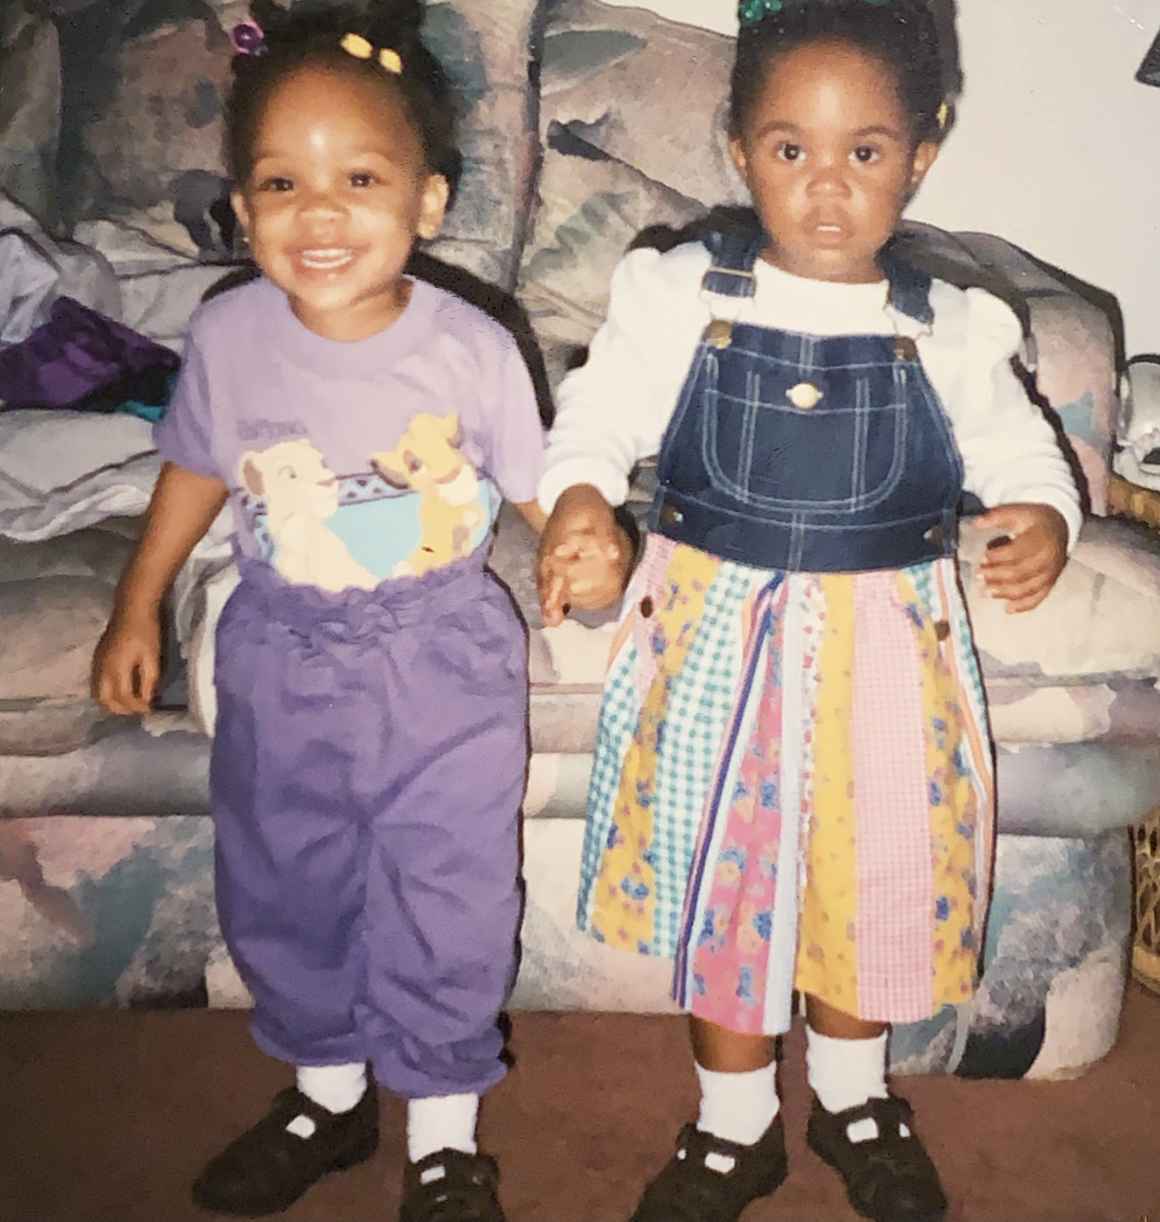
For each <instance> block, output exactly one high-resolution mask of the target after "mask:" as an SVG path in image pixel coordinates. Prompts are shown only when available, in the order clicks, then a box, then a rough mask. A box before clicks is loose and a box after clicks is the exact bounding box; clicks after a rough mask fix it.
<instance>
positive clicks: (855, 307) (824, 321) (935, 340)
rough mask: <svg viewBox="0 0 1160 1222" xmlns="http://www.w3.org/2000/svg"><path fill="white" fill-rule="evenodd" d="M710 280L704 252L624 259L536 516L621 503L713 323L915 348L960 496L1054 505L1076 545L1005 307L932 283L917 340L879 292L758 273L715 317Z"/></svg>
mask: <svg viewBox="0 0 1160 1222" xmlns="http://www.w3.org/2000/svg"><path fill="white" fill-rule="evenodd" d="M708 268H709V253H708V251H707V250H706V249H705V248H704V246H702V245H701V244H700V243H690V244H688V245H684V246H678V247H677V248H676V249H674V250H671V251H669V252H668V253H666V254H661V253H659V252H658V251H655V250H637V251H633V252H631V253H630V254H628V255H626V256H625V258H624V259H622V260H621V262H620V265H619V266H618V268H617V270H616V272H615V274H614V276H613V280H612V290H611V297H610V301H609V309H608V317H607V319H606V321H605V322H604V324H603V325H602V326H601V327H600V329H599V331H597V333H596V335H595V337H594V338H593V341H592V345H591V348H590V350H589V356H588V361H587V364H585V365H584V366H583V367H582V368H580V369H577V370H575V371H573V372H572V373H570V374H568V376H567V377H566V378H565V379H564V380H563V382H562V383H561V384H560V388H559V391H558V406H557V415H556V422H555V424H554V425H553V427H552V431H551V434H550V436H549V439H548V452H547V459H546V469H545V472H544V475H543V478H542V479H541V481H540V486H539V501H540V505H541V507H542V508H543V509H544V511H545V512H548V513H550V512H551V510H552V508H553V506H554V505H555V503H556V500H557V498H558V497H559V496H560V494H561V493H562V492H563V491H564V490H565V489H566V488H569V487H571V486H572V485H574V484H592V485H593V486H595V487H596V488H598V489H599V490H600V491H601V492H602V493H603V495H604V497H605V499H606V500H607V501H608V502H609V504H611V505H619V504H622V503H623V502H624V500H625V499H626V497H627V495H628V479H629V475H630V472H631V471H632V468H633V467H634V466H635V464H636V463H637V462H638V461H640V460H641V459H643V458H647V457H649V456H651V455H654V454H656V453H657V451H658V450H659V449H660V444H661V440H662V438H663V436H664V433H665V429H666V427H667V426H668V423H669V420H670V418H671V416H672V414H673V412H674V411H675V410H676V406H677V399H678V396H679V394H680V390H681V387H682V385H683V384H684V381H685V377H686V375H687V373H688V371H689V367H690V365H691V363H692V359H693V355H694V352H695V350H696V347H697V344H698V342H699V341H700V338H701V335H702V333H703V331H704V329H705V326H706V325H707V323H708V322H709V320H710V319H711V318H712V317H713V315H714V313H716V314H717V315H718V316H722V315H725V316H728V317H730V318H733V319H734V320H735V321H737V322H743V323H751V324H754V325H756V326H764V327H772V328H777V329H781V330H787V331H800V332H806V333H809V334H813V335H822V336H829V335H894V334H896V333H900V334H904V335H911V336H913V337H914V339H915V340H916V342H917V344H918V351H919V356H920V357H921V359H922V364H923V367H924V369H925V370H926V373H927V376H928V377H929V378H930V380H931V383H932V385H933V386H934V388H935V390H936V391H937V392H938V395H939V397H940V399H941V400H942V403H943V406H944V408H945V410H946V412H947V415H948V417H949V419H950V422H951V426H952V429H953V431H954V435H955V440H956V442H957V443H958V446H959V451H960V453H961V454H962V457H963V463H964V467H965V481H964V486H965V488H966V490H967V491H969V492H973V493H974V494H975V495H976V496H978V498H979V499H980V500H981V501H982V502H983V504H984V505H986V506H988V507H994V506H998V505H1002V504H1008V503H1011V502H1020V501H1021V502H1041V503H1043V504H1047V505H1051V506H1053V507H1054V508H1055V509H1058V510H1059V512H1060V513H1061V514H1062V515H1063V517H1064V520H1065V521H1066V522H1067V527H1068V535H1069V540H1070V543H1071V544H1074V543H1075V539H1076V536H1077V534H1078V532H1079V527H1080V522H1081V516H1082V515H1081V511H1080V505H1079V495H1078V493H1077V491H1076V487H1075V482H1074V480H1073V478H1072V475H1071V470H1070V468H1069V466H1068V464H1067V461H1066V459H1065V458H1064V456H1063V453H1062V452H1061V450H1060V448H1059V445H1058V443H1057V441H1056V438H1055V433H1054V431H1053V430H1052V428H1051V426H1050V425H1049V424H1048V422H1047V421H1046V420H1045V419H1044V416H1043V413H1042V412H1041V411H1040V409H1039V408H1038V407H1036V406H1035V405H1034V404H1033V403H1032V402H1031V401H1030V399H1029V398H1028V397H1027V393H1026V391H1025V390H1024V388H1023V385H1022V384H1021V383H1020V381H1019V379H1018V378H1017V377H1016V376H1015V373H1014V371H1013V370H1012V368H1011V364H1010V361H1011V357H1012V356H1013V355H1014V354H1015V353H1016V352H1017V351H1018V349H1019V346H1020V344H1021V342H1022V338H1023V337H1022V330H1021V328H1020V325H1019V321H1018V319H1017V318H1016V317H1015V314H1014V313H1013V311H1012V310H1011V308H1010V307H1009V306H1008V305H1007V304H1006V303H1005V302H1003V301H1000V300H999V299H998V298H997V297H994V296H992V295H991V294H990V293H987V292H986V291H984V290H983V289H967V290H965V291H964V290H962V289H958V288H955V287H954V286H953V285H950V284H947V283H945V282H944V281H941V280H936V281H935V282H934V284H933V286H932V288H931V294H930V303H931V307H932V309H933V310H934V325H933V327H932V328H925V327H923V326H922V325H921V324H918V323H916V322H914V320H913V319H910V318H908V317H907V316H906V315H904V314H901V313H899V312H897V311H895V310H894V309H893V308H891V307H890V306H889V305H888V304H887V297H888V291H889V285H888V283H887V281H886V280H882V281H879V282H878V283H874V284H841V283H835V282H832V281H825V280H807V279H803V278H802V277H799V276H793V275H790V274H789V273H788V272H784V271H781V270H780V269H779V268H776V267H774V266H772V265H771V264H769V263H766V262H764V261H759V262H758V264H757V267H756V269H755V272H756V280H757V285H756V292H755V294H754V296H753V297H751V298H745V299H726V298H721V297H716V298H714V299H713V302H714V309H713V310H711V309H710V305H709V301H708V300H707V299H706V297H705V296H704V295H703V294H702V292H701V280H702V278H703V277H704V275H705V272H706V271H707V270H708ZM824 458H825V456H824V455H819V461H824Z"/></svg>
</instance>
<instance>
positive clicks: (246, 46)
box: [230, 18, 267, 55]
mask: <svg viewBox="0 0 1160 1222" xmlns="http://www.w3.org/2000/svg"><path fill="white" fill-rule="evenodd" d="M230 42H232V43H233V44H234V50H235V51H237V53H238V54H239V55H265V53H266V50H267V48H266V34H265V31H264V30H263V29H262V27H261V26H260V25H259V24H258V23H257V22H256V21H254V20H253V19H252V18H251V19H250V20H247V21H239V22H238V24H237V25H236V26H234V28H233V29H232V30H231V31H230Z"/></svg>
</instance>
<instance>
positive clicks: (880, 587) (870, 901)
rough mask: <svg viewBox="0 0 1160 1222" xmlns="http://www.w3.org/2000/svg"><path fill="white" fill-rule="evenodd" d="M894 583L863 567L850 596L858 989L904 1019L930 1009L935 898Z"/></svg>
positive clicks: (915, 720)
mask: <svg viewBox="0 0 1160 1222" xmlns="http://www.w3.org/2000/svg"><path fill="white" fill-rule="evenodd" d="M896 582H897V576H896V575H895V574H892V573H867V574H863V575H861V576H860V577H859V578H858V582H857V587H856V591H855V599H854V605H855V620H854V622H855V624H856V626H857V627H856V632H857V640H856V642H855V650H854V675H853V682H854V725H853V727H852V729H853V735H852V738H853V750H854V819H855V825H856V829H857V830H856V841H857V854H858V918H857V919H858V996H859V1013H861V1014H863V1015H866V1016H870V1015H885V1014H889V1015H890V1016H891V1017H892V1019H893V1020H894V1021H896V1022H908V1021H917V1020H919V1019H923V1018H926V1017H928V1016H929V1014H930V1007H931V995H932V976H933V961H932V955H933V951H932V945H933V937H932V933H931V925H932V920H933V917H932V915H931V914H932V910H933V903H934V900H933V895H932V882H931V857H930V854H931V846H930V813H929V808H928V789H929V782H928V779H927V762H926V745H925V737H924V732H923V707H922V705H923V684H922V671H921V660H920V658H919V657H918V655H917V651H916V649H915V637H914V629H913V627H911V626H910V625H909V624H908V623H907V622H906V619H905V616H904V615H903V614H902V613H901V611H900V609H899V608H898V606H897V595H896V593H895V590H896V588H897V587H896Z"/></svg>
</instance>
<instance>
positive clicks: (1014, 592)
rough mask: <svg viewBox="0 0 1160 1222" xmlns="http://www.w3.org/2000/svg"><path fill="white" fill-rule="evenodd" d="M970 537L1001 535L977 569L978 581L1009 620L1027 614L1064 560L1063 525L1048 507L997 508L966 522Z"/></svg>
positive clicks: (990, 546) (1058, 516) (1058, 513)
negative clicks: (985, 533) (974, 533)
mask: <svg viewBox="0 0 1160 1222" xmlns="http://www.w3.org/2000/svg"><path fill="white" fill-rule="evenodd" d="M966 529H967V530H975V531H1002V532H1003V533H1004V534H1005V535H1006V536H1007V538H1006V539H1005V540H1002V541H999V540H997V541H995V542H993V543H991V544H990V545H989V546H988V548H987V551H986V553H985V554H984V556H983V559H982V561H981V562H980V565H979V579H980V580H981V581H982V582H983V584H984V586H985V587H986V590H987V593H988V594H989V595H990V596H991V597H992V598H1001V599H1003V600H1004V601H1005V602H1006V603H1007V613H1008V614H1009V615H1011V614H1015V613H1017V612H1020V611H1030V610H1032V609H1033V608H1035V607H1038V606H1039V604H1040V603H1041V602H1042V601H1043V600H1044V599H1045V598H1046V597H1047V595H1048V594H1049V593H1050V592H1051V587H1052V586H1053V585H1055V582H1056V579H1057V578H1058V577H1059V574H1060V573H1061V572H1062V571H1063V566H1064V563H1065V562H1066V560H1067V523H1066V522H1065V521H1064V518H1063V515H1062V514H1061V513H1060V512H1059V510H1058V509H1054V508H1053V507H1052V506H1051V505H1040V504H1012V505H999V506H997V507H996V508H995V509H990V510H988V511H987V512H986V513H983V514H980V515H979V516H978V517H976V518H974V519H972V521H971V523H970V524H969V525H968V526H967V527H966Z"/></svg>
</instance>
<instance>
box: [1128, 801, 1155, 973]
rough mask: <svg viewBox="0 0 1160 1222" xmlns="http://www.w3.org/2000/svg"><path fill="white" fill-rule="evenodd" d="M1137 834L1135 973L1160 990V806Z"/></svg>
mask: <svg viewBox="0 0 1160 1222" xmlns="http://www.w3.org/2000/svg"><path fill="white" fill-rule="evenodd" d="M1133 835H1134V836H1135V838H1136V944H1135V946H1133V947H1132V973H1133V975H1134V976H1135V977H1136V979H1137V980H1138V981H1139V982H1140V983H1141V984H1143V985H1145V986H1147V987H1148V988H1150V989H1153V990H1155V991H1156V992H1157V993H1160V807H1157V808H1156V810H1154V811H1153V812H1152V813H1151V814H1150V815H1149V816H1148V818H1147V819H1145V820H1144V822H1143V823H1141V824H1140V825H1139V827H1137V828H1136V829H1135V831H1134V832H1133Z"/></svg>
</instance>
